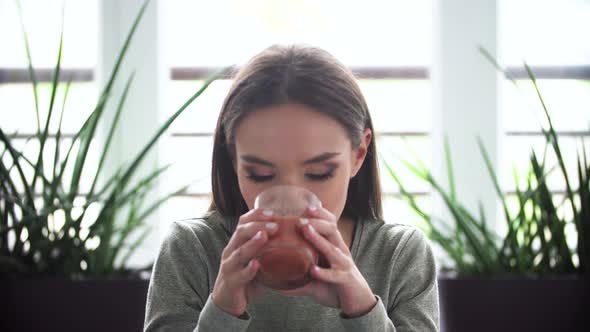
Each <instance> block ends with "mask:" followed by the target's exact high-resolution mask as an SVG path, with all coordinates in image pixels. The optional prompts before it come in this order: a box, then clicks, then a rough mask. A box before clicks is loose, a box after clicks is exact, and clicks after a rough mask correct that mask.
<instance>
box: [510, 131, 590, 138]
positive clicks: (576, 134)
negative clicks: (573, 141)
mask: <svg viewBox="0 0 590 332" xmlns="http://www.w3.org/2000/svg"><path fill="white" fill-rule="evenodd" d="M556 134H557V136H564V137H586V136H590V131H576V130H569V131H568V130H563V131H556ZM506 135H507V136H533V137H534V136H545V134H544V133H543V132H541V131H507V132H506Z"/></svg>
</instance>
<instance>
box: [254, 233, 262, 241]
mask: <svg viewBox="0 0 590 332" xmlns="http://www.w3.org/2000/svg"><path fill="white" fill-rule="evenodd" d="M261 237H262V231H258V232H257V233H256V235H254V240H258V239H260V238H261Z"/></svg>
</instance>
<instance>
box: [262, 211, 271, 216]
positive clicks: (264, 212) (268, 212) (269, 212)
mask: <svg viewBox="0 0 590 332" xmlns="http://www.w3.org/2000/svg"><path fill="white" fill-rule="evenodd" d="M262 214H263V215H265V216H267V217H270V216H272V215H273V211H272V210H269V209H266V210H263V211H262Z"/></svg>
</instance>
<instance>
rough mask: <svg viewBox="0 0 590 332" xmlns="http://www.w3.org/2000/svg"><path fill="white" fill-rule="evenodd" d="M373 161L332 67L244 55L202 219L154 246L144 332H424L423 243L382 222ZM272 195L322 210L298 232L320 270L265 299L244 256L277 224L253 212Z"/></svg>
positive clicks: (434, 312)
mask: <svg viewBox="0 0 590 332" xmlns="http://www.w3.org/2000/svg"><path fill="white" fill-rule="evenodd" d="M375 151H376V149H375V140H374V136H373V125H372V122H371V117H370V115H369V112H368V108H367V105H366V102H365V100H364V97H363V95H362V94H361V91H360V89H359V87H358V85H357V83H356V81H355V79H354V76H353V75H352V73H351V72H350V71H349V70H348V69H347V68H346V67H344V66H343V65H342V64H340V63H339V62H338V61H337V60H336V59H335V58H334V57H332V56H331V55H330V54H328V53H327V52H325V51H323V50H321V49H317V48H312V47H305V46H272V47H270V48H268V49H266V50H264V51H263V52H261V53H260V54H258V55H257V56H255V57H254V58H253V59H252V60H250V62H249V63H247V64H246V65H245V66H244V67H243V68H242V69H241V70H240V71H239V72H238V73H237V75H236V77H235V79H234V82H233V85H232V87H231V89H230V92H229V94H228V95H227V97H226V99H225V101H224V104H223V107H222V110H221V113H220V115H219V120H218V122H217V128H216V130H215V141H214V147H213V164H212V185H213V202H212V204H211V207H210V211H209V213H208V215H207V216H206V217H205V218H203V219H198V220H186V221H179V222H175V223H173V224H172V226H171V228H170V230H169V233H168V235H167V237H166V238H165V240H164V241H163V243H162V246H161V248H160V252H159V255H158V257H157V260H156V262H155V265H154V270H153V274H152V279H151V282H150V288H149V292H148V303H147V312H146V320H145V331H325V330H330V331H398V332H400V331H420V332H426V331H437V326H438V294H437V285H436V269H435V263H434V259H433V256H432V252H431V249H430V246H429V244H428V242H427V240H426V239H425V237H424V236H423V234H422V233H421V232H419V231H418V230H416V229H414V228H412V227H409V226H404V225H399V224H385V223H384V222H383V221H381V219H382V216H381V215H382V212H381V191H380V186H379V178H378V169H377V160H376V152H375ZM282 184H288V185H296V186H300V187H304V188H306V189H308V190H311V191H312V192H314V193H315V194H316V195H317V196H318V197H319V199H320V200H321V202H322V207H310V208H308V211H307V212H306V213H307V216H308V218H304V219H302V220H301V221H300V225H299V227H301V228H302V231H303V234H304V237H305V238H306V239H307V240H308V241H309V242H310V243H311V244H312V245H313V246H314V247H315V248H316V249H317V250H318V251H319V252H320V253H321V254H322V255H323V256H325V257H326V259H327V261H328V264H327V265H326V266H322V267H319V266H315V267H313V268H312V269H311V270H310V273H311V276H312V279H313V280H312V282H310V283H308V284H307V285H305V286H303V287H301V288H299V289H296V290H292V291H271V290H268V289H265V288H264V287H262V286H261V285H259V284H258V283H257V282H256V279H255V276H256V272H257V270H258V269H259V267H260V263H259V262H258V261H257V260H256V259H255V256H256V252H257V251H258V250H259V249H260V248H261V247H262V246H263V245H264V243H265V242H266V241H268V238H269V237H272V236H273V234H275V233H276V232H277V229H278V228H279V227H280V225H278V224H276V223H273V222H272V215H271V212H270V211H260V210H259V209H253V205H254V199H255V197H256V195H257V194H258V193H260V192H262V191H263V190H265V189H267V188H270V187H272V186H275V185H282Z"/></svg>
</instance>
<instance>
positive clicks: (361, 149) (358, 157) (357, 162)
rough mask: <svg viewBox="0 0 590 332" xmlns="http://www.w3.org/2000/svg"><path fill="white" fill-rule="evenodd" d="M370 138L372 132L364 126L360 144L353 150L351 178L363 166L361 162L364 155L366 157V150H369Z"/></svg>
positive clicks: (371, 137)
mask: <svg viewBox="0 0 590 332" xmlns="http://www.w3.org/2000/svg"><path fill="white" fill-rule="evenodd" d="M372 139H373V133H372V132H371V129H369V128H365V130H364V131H363V137H362V139H361V144H359V146H358V147H357V148H355V149H354V150H353V156H352V158H353V160H352V172H351V176H350V177H351V178H353V177H355V176H356V174H357V173H358V172H359V171H360V169H361V167H362V166H363V162H364V161H365V157H367V151H368V150H369V145H370V144H371V140H372Z"/></svg>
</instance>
